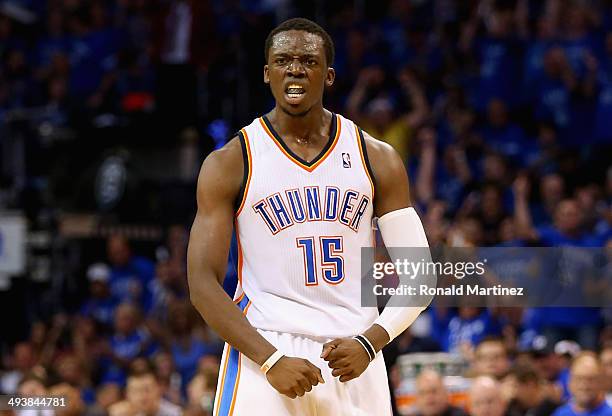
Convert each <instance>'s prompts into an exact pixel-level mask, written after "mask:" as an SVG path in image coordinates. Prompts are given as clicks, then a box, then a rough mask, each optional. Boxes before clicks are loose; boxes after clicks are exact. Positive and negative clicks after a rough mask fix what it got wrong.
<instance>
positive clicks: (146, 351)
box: [100, 303, 157, 385]
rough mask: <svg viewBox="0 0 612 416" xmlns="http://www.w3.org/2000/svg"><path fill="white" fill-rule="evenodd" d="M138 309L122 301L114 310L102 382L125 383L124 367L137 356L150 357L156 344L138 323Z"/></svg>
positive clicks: (102, 364) (102, 366) (101, 364)
mask: <svg viewBox="0 0 612 416" xmlns="http://www.w3.org/2000/svg"><path fill="white" fill-rule="evenodd" d="M139 315H140V310H139V309H138V308H137V307H136V306H135V305H133V304H130V303H122V304H121V305H119V306H118V307H117V310H116V312H115V322H114V325H115V328H114V333H113V334H112V335H111V336H110V337H109V339H108V343H109V346H110V357H109V358H103V359H102V360H101V362H100V367H101V368H102V369H103V372H102V373H103V375H102V381H103V382H116V383H118V384H120V385H123V384H124V383H125V377H126V369H127V368H128V367H129V365H130V363H131V362H132V361H133V360H134V359H135V358H137V357H150V356H152V354H153V353H154V352H155V351H156V349H157V344H156V343H155V342H154V340H153V339H152V338H151V335H150V334H149V332H148V331H147V330H146V329H145V328H144V327H143V326H141V325H140V316H139Z"/></svg>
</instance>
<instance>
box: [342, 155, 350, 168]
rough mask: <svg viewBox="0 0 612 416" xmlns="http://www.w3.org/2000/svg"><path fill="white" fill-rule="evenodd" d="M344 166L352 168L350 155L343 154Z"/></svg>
mask: <svg viewBox="0 0 612 416" xmlns="http://www.w3.org/2000/svg"><path fill="white" fill-rule="evenodd" d="M342 166H343V167H345V168H350V167H351V155H349V154H348V153H342Z"/></svg>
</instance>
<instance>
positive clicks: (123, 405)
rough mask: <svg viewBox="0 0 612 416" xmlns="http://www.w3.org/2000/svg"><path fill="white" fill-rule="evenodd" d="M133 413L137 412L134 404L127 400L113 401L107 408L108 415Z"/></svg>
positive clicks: (126, 415) (123, 415) (117, 415)
mask: <svg viewBox="0 0 612 416" xmlns="http://www.w3.org/2000/svg"><path fill="white" fill-rule="evenodd" d="M134 414H137V413H136V411H135V410H134V406H132V404H131V403H130V402H128V401H127V400H122V401H120V402H117V403H114V404H112V405H111V406H110V407H109V408H108V416H132V415H134Z"/></svg>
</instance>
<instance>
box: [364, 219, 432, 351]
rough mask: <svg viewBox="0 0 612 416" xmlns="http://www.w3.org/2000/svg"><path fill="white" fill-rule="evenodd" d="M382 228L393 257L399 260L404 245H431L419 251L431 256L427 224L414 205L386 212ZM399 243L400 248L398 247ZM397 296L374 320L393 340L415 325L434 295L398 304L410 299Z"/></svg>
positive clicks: (424, 246) (386, 244)
mask: <svg viewBox="0 0 612 416" xmlns="http://www.w3.org/2000/svg"><path fill="white" fill-rule="evenodd" d="M378 229H379V230H380V233H381V234H382V238H383V241H384V242H385V246H386V247H387V251H388V252H389V255H390V256H391V260H393V261H396V260H398V258H399V257H400V256H399V254H400V253H399V251H400V250H399V248H400V247H422V248H427V250H425V251H421V250H419V251H420V252H421V253H426V255H427V257H428V258H429V259H430V258H431V256H430V253H429V244H428V243H427V237H426V235H425V229H424V228H423V224H422V223H421V219H420V218H419V215H418V214H417V212H416V211H415V210H414V208H412V207H410V208H403V209H399V210H396V211H392V212H389V213H387V214H385V215H383V216H382V217H380V218H379V219H378ZM395 247H397V248H398V249H394V248H395ZM404 257H405V256H404ZM402 260H403V259H402ZM400 281H401V276H400ZM431 283H432V282H429V284H431ZM394 298H396V296H392V297H391V299H390V300H389V302H387V306H386V307H385V309H384V310H383V311H382V313H381V314H380V316H379V317H378V318H377V319H376V321H374V323H375V324H378V325H380V326H381V327H383V328H384V329H385V331H387V333H388V334H389V338H390V340H393V339H394V338H395V337H397V336H398V335H399V334H401V333H402V332H404V331H405V330H406V329H407V328H408V327H409V326H410V325H412V323H413V322H414V321H415V320H416V318H417V317H418V316H419V314H420V313H421V312H422V311H423V310H425V308H427V305H428V304H429V302H430V301H431V299H429V301H427V302H426V303H427V304H425V305H420V304H419V305H417V306H394V304H397V305H402V304H403V305H405V304H406V303H407V302H406V299H405V298H403V296H399V297H398V298H397V299H394ZM402 298H403V299H402ZM423 303H425V302H423ZM392 305H393V306H392Z"/></svg>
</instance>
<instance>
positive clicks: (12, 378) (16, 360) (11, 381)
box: [0, 342, 35, 394]
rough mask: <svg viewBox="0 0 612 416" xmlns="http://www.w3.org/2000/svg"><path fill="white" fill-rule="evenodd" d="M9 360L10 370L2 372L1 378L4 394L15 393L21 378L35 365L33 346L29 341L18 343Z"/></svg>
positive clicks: (1, 387) (0, 385)
mask: <svg viewBox="0 0 612 416" xmlns="http://www.w3.org/2000/svg"><path fill="white" fill-rule="evenodd" d="M9 360H10V361H9V362H8V368H9V369H10V370H9V371H7V372H5V373H4V374H2V377H1V378H0V389H1V390H2V392H3V393H4V394H14V393H15V392H16V391H17V386H18V385H19V381H20V380H21V378H22V377H24V376H25V375H26V374H28V373H29V372H30V371H31V370H32V368H33V367H34V364H35V362H34V354H33V351H32V346H31V345H30V344H29V343H27V342H20V343H18V344H16V345H15V347H13V353H12V354H11V356H10V357H9Z"/></svg>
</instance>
